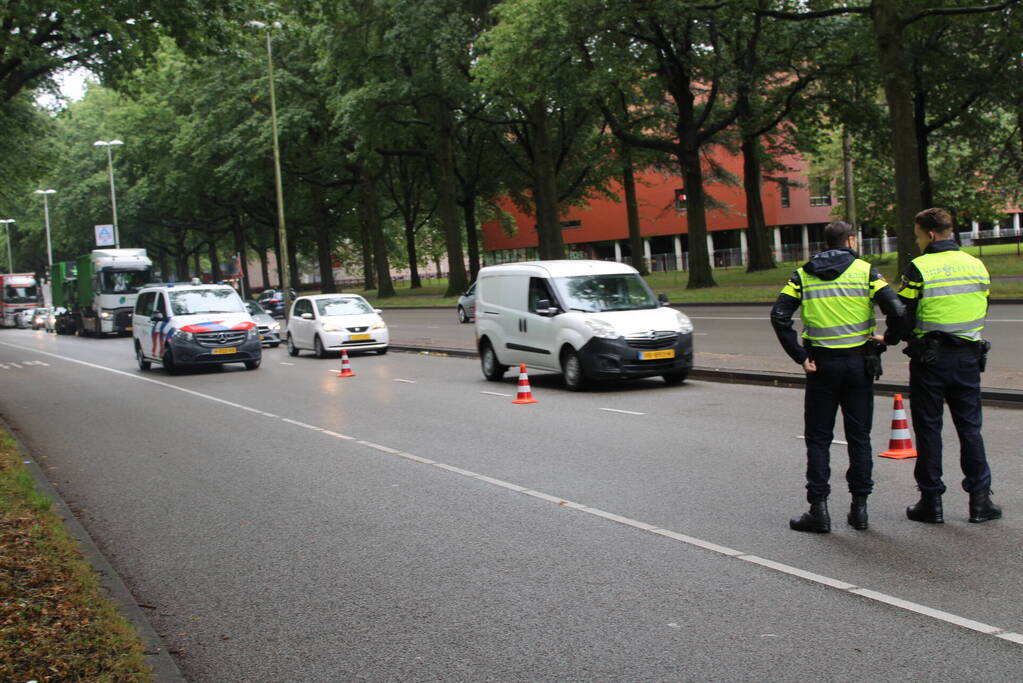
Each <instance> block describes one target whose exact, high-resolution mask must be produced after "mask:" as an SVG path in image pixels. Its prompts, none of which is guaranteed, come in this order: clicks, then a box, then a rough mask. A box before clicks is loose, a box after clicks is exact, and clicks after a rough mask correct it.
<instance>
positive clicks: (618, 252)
mask: <svg viewBox="0 0 1023 683" xmlns="http://www.w3.org/2000/svg"><path fill="white" fill-rule="evenodd" d="M614 244H615V261H617V262H618V263H621V262H622V245H621V244H619V242H618V240H615V242H614Z"/></svg>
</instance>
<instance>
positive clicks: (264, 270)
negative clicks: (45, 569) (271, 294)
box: [256, 247, 270, 289]
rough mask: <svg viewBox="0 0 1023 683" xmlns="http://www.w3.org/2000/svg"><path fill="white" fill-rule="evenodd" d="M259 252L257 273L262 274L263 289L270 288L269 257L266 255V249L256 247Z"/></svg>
mask: <svg viewBox="0 0 1023 683" xmlns="http://www.w3.org/2000/svg"><path fill="white" fill-rule="evenodd" d="M256 253H257V254H259V274H260V275H262V276H263V289H270V259H269V258H268V257H267V254H266V249H264V248H262V247H260V248H257V249H256Z"/></svg>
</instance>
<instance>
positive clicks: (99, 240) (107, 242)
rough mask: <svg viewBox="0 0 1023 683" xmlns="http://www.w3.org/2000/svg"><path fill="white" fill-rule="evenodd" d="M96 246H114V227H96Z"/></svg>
mask: <svg viewBox="0 0 1023 683" xmlns="http://www.w3.org/2000/svg"><path fill="white" fill-rule="evenodd" d="M96 246H97V247H112V246H114V226H112V225H97V226H96Z"/></svg>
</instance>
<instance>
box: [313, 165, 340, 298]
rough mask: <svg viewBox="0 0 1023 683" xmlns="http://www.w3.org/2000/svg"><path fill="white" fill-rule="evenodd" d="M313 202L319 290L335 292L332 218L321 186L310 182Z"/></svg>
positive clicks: (328, 292) (329, 292)
mask: <svg viewBox="0 0 1023 683" xmlns="http://www.w3.org/2000/svg"><path fill="white" fill-rule="evenodd" d="M310 190H311V192H312V195H313V204H314V205H315V206H316V211H317V216H316V218H317V221H316V260H317V261H318V263H319V266H320V291H321V292H323V293H324V294H333V293H335V292H337V284H336V283H335V282H334V259H333V258H332V255H331V239H330V228H331V224H332V222H333V218H332V217H331V215H330V209H329V208H328V207H327V202H326V200H325V199H324V196H323V188H322V187H321V186H319V185H316V184H310Z"/></svg>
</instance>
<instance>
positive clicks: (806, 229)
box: [802, 225, 813, 261]
mask: <svg viewBox="0 0 1023 683" xmlns="http://www.w3.org/2000/svg"><path fill="white" fill-rule="evenodd" d="M802 228H803V260H804V261H809V260H810V257H811V256H813V254H811V253H810V226H808V225H803V226H802Z"/></svg>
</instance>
